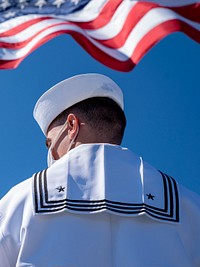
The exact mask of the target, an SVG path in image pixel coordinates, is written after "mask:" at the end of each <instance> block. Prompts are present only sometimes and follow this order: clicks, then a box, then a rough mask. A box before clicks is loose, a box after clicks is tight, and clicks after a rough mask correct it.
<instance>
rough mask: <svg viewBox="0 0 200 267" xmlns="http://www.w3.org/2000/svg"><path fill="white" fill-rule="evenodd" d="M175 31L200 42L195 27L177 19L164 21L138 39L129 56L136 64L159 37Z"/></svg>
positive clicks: (199, 35) (161, 37) (199, 33)
mask: <svg viewBox="0 0 200 267" xmlns="http://www.w3.org/2000/svg"><path fill="white" fill-rule="evenodd" d="M177 31H182V32H184V33H185V34H187V35H188V36H190V37H191V38H192V39H194V40H195V41H197V42H200V32H199V31H198V30H197V29H195V28H193V27H192V26H190V25H188V24H186V23H185V22H183V21H180V20H177V19H174V20H170V21H166V22H164V23H162V24H159V25H158V26H157V27H155V28H153V29H152V30H151V31H149V32H148V33H147V34H146V35H145V36H144V37H143V38H142V39H141V40H140V42H139V43H138V44H137V47H136V48H135V50H134V52H133V54H132V56H131V59H132V61H133V62H134V63H135V64H137V63H138V62H139V61H140V60H141V58H142V57H143V56H144V55H145V54H146V53H147V52H148V51H149V50H150V49H151V48H152V47H153V46H154V45H156V44H157V43H158V42H159V41H160V40H161V39H163V38H164V37H166V36H167V35H169V34H170V33H173V32H177Z"/></svg>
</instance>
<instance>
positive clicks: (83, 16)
mask: <svg viewBox="0 0 200 267" xmlns="http://www.w3.org/2000/svg"><path fill="white" fill-rule="evenodd" d="M124 1H127V0H124ZM128 1H129V0H128ZM108 2H109V0H91V1H90V2H89V3H88V4H87V5H86V6H85V7H84V8H83V9H81V10H80V11H77V12H74V13H71V14H67V15H65V16H61V17H62V18H63V19H66V20H70V21H77V22H88V21H91V20H94V19H96V18H97V17H98V16H99V13H100V11H101V10H102V8H103V7H104V6H105V4H106V3H108Z"/></svg>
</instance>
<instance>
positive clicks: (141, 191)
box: [0, 144, 200, 267]
mask: <svg viewBox="0 0 200 267" xmlns="http://www.w3.org/2000/svg"><path fill="white" fill-rule="evenodd" d="M199 228H200V197H199V196H198V195H196V194H195V193H193V192H191V191H189V190H187V189H186V188H184V187H183V186H181V185H178V184H177V183H176V182H175V180H174V179H173V178H171V177H169V176H168V175H166V174H163V173H161V172H159V171H157V170H156V169H155V168H153V167H152V166H150V165H149V164H147V163H146V162H144V161H143V160H142V158H141V157H138V156H137V155H135V154H134V153H133V152H131V151H130V150H128V149H126V148H122V147H120V146H115V145H110V144H84V145H80V146H78V147H77V148H75V149H73V150H71V151H70V152H69V153H67V154H66V155H65V156H64V157H62V158H61V159H60V160H58V161H57V162H56V163H55V164H54V165H52V166H51V167H50V168H48V169H47V170H44V171H42V172H39V173H37V174H35V175H33V177H31V178H29V179H28V180H26V181H24V182H22V183H20V184H18V185H17V186H15V187H14V188H12V189H11V190H10V191H9V192H8V193H7V195H6V196H5V197H4V198H3V199H2V200H1V201H0V267H14V266H16V267H22V266H23V267H24V266H32V267H33V266H34V267H94V266H95V267H133V266H134V267H180V266H181V267H199V266H200V253H199V248H200V231H199Z"/></svg>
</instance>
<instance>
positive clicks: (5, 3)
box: [0, 0, 11, 9]
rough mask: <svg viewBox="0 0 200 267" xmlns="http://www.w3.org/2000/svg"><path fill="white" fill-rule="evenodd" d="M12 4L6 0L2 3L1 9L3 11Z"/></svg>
mask: <svg viewBox="0 0 200 267" xmlns="http://www.w3.org/2000/svg"><path fill="white" fill-rule="evenodd" d="M10 5H11V4H10V3H9V1H8V0H4V1H2V3H1V4H0V7H1V8H3V9H6V8H7V7H9V6H10Z"/></svg>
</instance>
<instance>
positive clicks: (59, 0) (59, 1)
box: [53, 0, 65, 8]
mask: <svg viewBox="0 0 200 267" xmlns="http://www.w3.org/2000/svg"><path fill="white" fill-rule="evenodd" d="M64 3H65V0H55V1H54V2H53V5H54V6H56V7H57V8H60V6H61V5H62V4H64Z"/></svg>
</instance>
